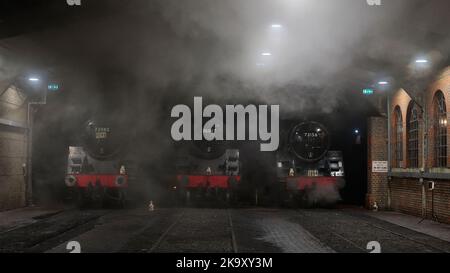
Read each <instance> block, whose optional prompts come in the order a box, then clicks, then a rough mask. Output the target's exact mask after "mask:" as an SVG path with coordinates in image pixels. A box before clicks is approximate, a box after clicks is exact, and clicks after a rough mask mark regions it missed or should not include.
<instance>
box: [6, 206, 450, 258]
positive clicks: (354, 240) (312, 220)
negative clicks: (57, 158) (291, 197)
mask: <svg viewBox="0 0 450 273" xmlns="http://www.w3.org/2000/svg"><path fill="white" fill-rule="evenodd" d="M30 210H31V209H22V210H16V211H10V212H3V213H0V216H2V217H0V218H1V219H2V222H1V223H0V252H53V253H55V252H63V253H64V252H66V253H67V252H69V250H67V244H68V242H70V241H76V242H78V243H79V244H80V247H81V252H107V253H108V252H140V253H151V252H177V253H182V252H188V253H197V252H212V253H241V252H243V253H249V252H250V253H267V252H270V253H278V252H281V253H310V252H312V253H330V252H370V251H371V250H370V249H371V248H369V247H368V244H369V242H376V243H379V245H380V247H381V252H450V242H448V241H446V240H445V238H443V239H440V238H438V237H439V236H437V235H439V234H438V233H436V234H435V235H436V236H431V235H429V234H426V233H430V229H432V231H434V232H437V229H436V228H434V229H433V228H432V227H431V228H430V227H428V225H429V224H427V223H425V226H424V230H423V231H422V232H420V230H413V229H411V228H408V225H407V224H405V222H397V223H396V222H395V221H394V220H395V219H397V221H400V220H398V219H401V218H402V217H405V216H402V215H400V216H399V215H397V217H394V216H395V215H391V216H390V218H389V217H388V218H389V219H383V213H378V214H376V215H374V214H373V213H369V212H367V211H365V210H361V209H349V208H346V209H295V210H294V209H275V208H246V209H211V208H203V209H201V208H162V209H156V210H155V211H151V212H150V211H148V209H146V208H137V209H124V210H103V209H97V210H78V209H73V208H72V209H68V208H66V209H55V210H51V209H42V210H41V211H42V214H39V213H38V211H39V209H36V208H34V210H32V211H30ZM5 216H7V217H5ZM30 217H31V218H30ZM8 219H9V220H10V221H8ZM26 219H28V221H26ZM393 219H394V220H393ZM410 221H411V219H410ZM440 227H441V228H442V226H440ZM444 230H445V229H444Z"/></svg>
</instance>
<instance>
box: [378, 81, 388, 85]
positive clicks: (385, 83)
mask: <svg viewBox="0 0 450 273" xmlns="http://www.w3.org/2000/svg"><path fill="white" fill-rule="evenodd" d="M378 84H379V85H388V84H389V83H388V82H386V81H381V82H378Z"/></svg>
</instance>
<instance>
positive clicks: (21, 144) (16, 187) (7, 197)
mask: <svg viewBox="0 0 450 273" xmlns="http://www.w3.org/2000/svg"><path fill="white" fill-rule="evenodd" d="M3 91H4V92H3ZM0 94H2V95H1V96H0V119H1V123H0V211H1V210H7V209H13V208H18V207H23V206H25V185H26V184H25V177H24V175H23V174H24V173H23V168H22V164H24V163H25V162H26V146H27V138H26V130H25V128H23V126H24V125H25V123H26V103H25V96H24V95H23V94H22V93H21V92H20V91H19V90H17V89H16V88H14V87H9V88H8V89H6V90H0ZM7 124H10V125H7Z"/></svg>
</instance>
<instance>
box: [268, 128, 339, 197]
mask: <svg viewBox="0 0 450 273" xmlns="http://www.w3.org/2000/svg"><path fill="white" fill-rule="evenodd" d="M280 139H281V146H280V148H279V150H278V151H277V153H276V160H277V162H276V164H277V166H276V170H277V179H278V183H279V185H281V187H282V189H283V192H284V193H285V196H284V197H283V198H284V200H286V201H288V202H290V203H294V204H302V205H329V204H334V203H336V202H337V201H338V200H339V199H340V195H339V190H340V189H342V188H343V187H344V185H345V179H344V163H343V155H342V152H341V151H337V150H332V149H330V134H329V132H328V131H327V128H326V127H325V126H324V125H323V124H321V123H318V122H314V121H305V122H300V123H295V122H285V124H284V126H283V128H282V130H281V132H280Z"/></svg>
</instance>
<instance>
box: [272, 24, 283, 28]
mask: <svg viewBox="0 0 450 273" xmlns="http://www.w3.org/2000/svg"><path fill="white" fill-rule="evenodd" d="M271 27H272V28H282V27H283V26H282V25H280V24H272V25H271Z"/></svg>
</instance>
